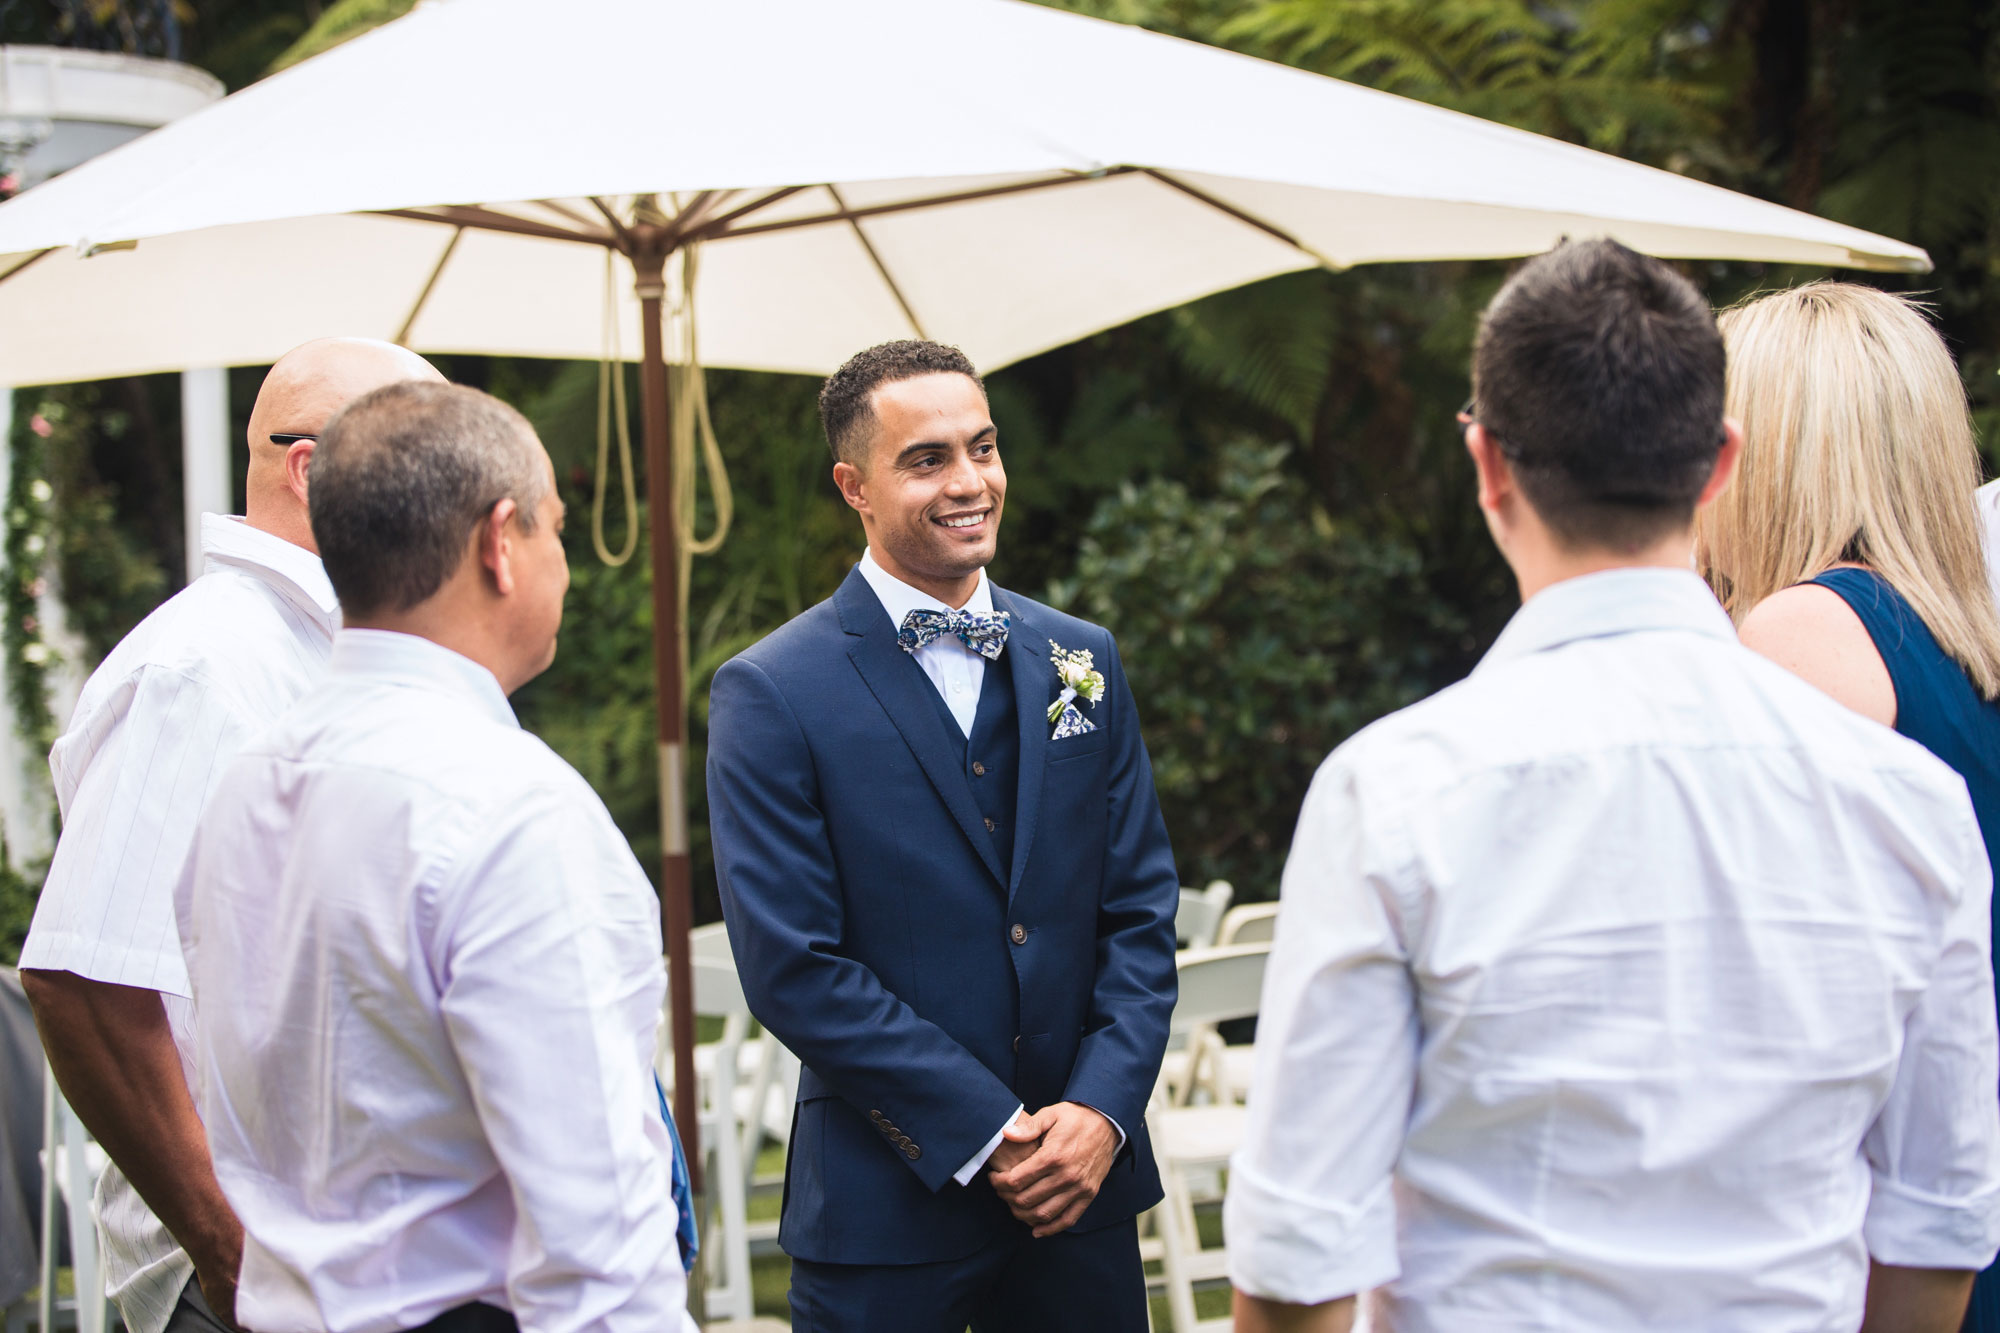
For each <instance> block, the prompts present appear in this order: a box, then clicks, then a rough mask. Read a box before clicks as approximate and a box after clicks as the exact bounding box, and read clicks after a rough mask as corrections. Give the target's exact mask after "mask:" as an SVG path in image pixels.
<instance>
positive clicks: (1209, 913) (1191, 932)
mask: <svg viewBox="0 0 2000 1333" xmlns="http://www.w3.org/2000/svg"><path fill="white" fill-rule="evenodd" d="M1235 896H1236V890H1235V888H1233V887H1232V886H1231V885H1230V883H1229V881H1228V880H1226V879H1212V880H1210V881H1209V882H1208V887H1207V888H1204V889H1182V890H1181V905H1180V907H1179V908H1178V909H1176V910H1175V912H1174V942H1175V943H1176V944H1177V945H1178V946H1179V947H1180V948H1183V949H1205V948H1207V947H1208V946H1209V945H1211V944H1213V943H1215V928H1216V927H1217V926H1218V925H1220V924H1221V922H1222V914H1223V913H1224V912H1227V911H1228V910H1229V900H1230V899H1231V898H1234V897H1235Z"/></svg>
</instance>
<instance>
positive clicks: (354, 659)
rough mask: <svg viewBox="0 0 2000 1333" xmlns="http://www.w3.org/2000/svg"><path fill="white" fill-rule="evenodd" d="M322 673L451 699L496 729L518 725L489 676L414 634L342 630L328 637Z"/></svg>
mask: <svg viewBox="0 0 2000 1333" xmlns="http://www.w3.org/2000/svg"><path fill="white" fill-rule="evenodd" d="M327 670H328V672H329V673H330V674H332V675H335V676H354V677H359V678H362V679H366V680H374V681H381V682H384V683H387V684H392V685H404V686H409V687H412V688H415V689H420V690H436V691H438V692H440V693H444V694H451V695H456V696H458V697H459V698H461V699H464V700H466V701H468V702H470V703H472V704H474V705H476V706H477V707H478V708H479V709H480V710H481V711H483V712H484V713H486V714H487V716H489V717H490V718H492V720H493V721H495V722H497V723H499V724H500V725H502V726H508V727H518V726H520V725H521V723H520V720H519V719H518V718H516V717H515V716H514V708H513V705H511V704H509V703H508V702H507V695H506V692H505V691H503V690H502V689H501V688H500V682H499V681H498V680H496V679H494V676H493V673H492V672H491V671H488V670H487V669H486V668H485V667H483V666H481V665H479V663H477V662H475V661H473V660H472V659H471V658H469V657H466V656H463V655H461V654H459V653H455V652H453V651H452V650H451V649H449V648H447V647H445V646H444V645H443V644H441V643H434V642H432V641H431V640H429V639H426V638H423V637H421V636H419V635H416V634H399V633H396V632H395V631H392V630H381V629H343V630H341V631H340V633H339V634H337V635H335V636H334V640H333V659H332V661H331V662H329V663H328V665H327Z"/></svg>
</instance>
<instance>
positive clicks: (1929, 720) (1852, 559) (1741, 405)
mask: <svg viewBox="0 0 2000 1333" xmlns="http://www.w3.org/2000/svg"><path fill="white" fill-rule="evenodd" d="M1721 326H1722V331H1723V338H1724V341H1725V343H1726V345H1727V347H1728V351H1729V372H1728V387H1727V391H1726V400H1725V411H1726V412H1727V413H1728V415H1729V416H1730V417H1732V418H1734V419H1735V420H1736V421H1738V422H1740V423H1741V424H1742V428H1743V437H1744V443H1743V455H1742V461H1741V463H1740V465H1739V466H1738V469H1737V474H1736V481H1735V483H1734V484H1733V485H1732V486H1731V488H1730V490H1729V491H1728V492H1727V493H1726V494H1725V495H1723V496H1722V498H1721V499H1720V500H1719V501H1718V502H1717V503H1716V504H1714V505H1713V506H1711V507H1710V508H1709V509H1708V510H1707V511H1706V512H1705V515H1704V517H1703V521H1702V523H1701V528H1700V545H1699V551H1700V556H1699V558H1700V559H1701V561H1702V563H1703V564H1704V566H1705V569H1704V572H1705V573H1706V575H1707V577H1708V580H1709V582H1710V583H1711V584H1712V585H1713V586H1714V588H1715V590H1716V594H1717V595H1718V596H1719V597H1721V599H1722V604H1723V605H1724V606H1725V607H1726V608H1728V610H1729V613H1730V615H1731V616H1732V617H1734V618H1735V620H1736V622H1737V625H1738V628H1739V632H1740V634H1741V636H1742V639H1743V642H1744V643H1745V644H1746V645H1747V646H1749V647H1750V648H1753V649H1755V650H1756V651H1757V652H1760V653H1762V654H1764V655H1765V656H1766V657H1769V658H1770V659H1771V660H1772V661H1774V662H1777V663H1778V664H1779V665H1781V666H1784V667H1786V668H1788V669H1789V670H1791V671H1793V672H1795V673H1796V674H1798V675H1800V676H1802V677H1804V678H1805V679H1806V680H1808V681H1810V682H1812V683H1813V684H1815V685H1817V686H1819V687H1820V688H1821V689H1823V690H1825V691H1826V692H1827V693H1828V694H1830V695H1832V696H1833V697H1834V698H1836V699H1838V700H1840V701H1841V702H1842V703H1844V704H1846V705H1848V706H1849V707H1850V708H1853V709H1854V710H1855V711H1857V712H1860V713H1864V714H1866V715H1867V716H1869V717H1872V718H1874V719H1875V720H1876V721H1878V722H1881V723H1882V724H1883V725H1885V726H1890V727H1894V728H1895V729H1896V730H1897V731H1900V732H1902V733H1903V734H1904V735H1905V736H1908V737H1909V738H1910V739H1912V740H1914V741H1916V742H1918V743H1919V744H1921V745H1923V746H1924V747H1925V748H1927V749H1929V750H1930V751H1931V752H1932V753H1933V754H1935V755H1936V756H1937V757H1938V758H1940V759H1942V760H1943V761H1944V762H1945V763H1947V764H1949V765H1950V766H1951V767H1952V768H1954V769H1956V770H1957V771H1958V773H1959V775H1960V776H1961V777H1963V778H1964V779H1965V784H1966V786H1967V788H1968V789H1969V790H1970V791H1971V794H1972V803H1973V808H1974V810H1975V811H1976V812H1977V814H1978V817H1979V823H1980V831H1981V833H1982V835H1983V837H1984V839H1985V842H1986V849H1987V857H1988V859H1989V861H2000V704H1996V703H1995V697H1996V696H1997V695H2000V614H1997V613H1996V611H1995V608H1994V599H1993V594H1992V592H1991V591H1990V589H1989V587H1988V584H1987V576H1986V568H1985V563H1984V560H1983V557H1982V552H1981V543H1980V533H1979V519H1978V516H1977V512H1976V509H1975V505H1974V502H1973V492H1974V491H1975V490H1976V489H1977V488H1978V486H1979V476H1980V470H1979V456H1978V450H1977V448H1976V446H1975V445H1974V443H1973V438H1972V426H1971V422H1970V420H1969V418H1968V416H1967V412H1966V401H1965V390H1964V387H1963V385H1962V384H1961V383H1960V381H1959V377H1958V372H1957V370H1956V368H1955V367H1954V366H1953V364H1952V360H1951V354H1950V353H1949V352H1948V351H1947V350H1946V349H1945V346H1944V342H1943V340H1942V339H1941V338H1939V337H1938V335H1937V332H1936V330H1935V329H1933V328H1932V327H1931V325H1930V323H1929V321H1927V320H1926V319H1925V318H1924V316H1923V314H1922V313H1921V311H1920V310H1919V309H1918V308H1917V307H1916V306H1914V305H1912V304H1911V303H1910V302H1908V301H1906V300H1903V299H1901V298H1899V297H1895V296H1891V295H1889V294H1887V293H1884V292H1880V291H1876V290H1875V289H1873V288H1870V287H1861V286H1856V285H1852V284H1848V283H1834V282H1822V283H1813V284H1811V285H1810V286H1805V287H1799V288H1796V289H1793V290H1790V291H1784V292H1778V293H1776V294H1773V295H1770V296H1765V297H1763V298H1761V299H1759V300H1756V301H1753V302H1751V303H1750V304H1748V305H1745V306H1742V307H1740V308H1739V309H1736V310H1732V311H1730V312H1728V313H1727V314H1725V315H1724V316H1723V317H1722V320H1721ZM1965 1327H1966V1328H1967V1329H1977V1330H1982V1333H1987V1331H1991V1333H2000V1267H1996V1268H1989V1269H1988V1270H1987V1271H1986V1272H1985V1273H1983V1274H1981V1275H1980V1277H1979V1280H1978V1282H1977V1283H1976V1284H1975V1286H1974V1288H1973V1295H1972V1301H1971V1306H1970V1309H1969V1310H1968V1311H1967V1314H1966V1321H1965Z"/></svg>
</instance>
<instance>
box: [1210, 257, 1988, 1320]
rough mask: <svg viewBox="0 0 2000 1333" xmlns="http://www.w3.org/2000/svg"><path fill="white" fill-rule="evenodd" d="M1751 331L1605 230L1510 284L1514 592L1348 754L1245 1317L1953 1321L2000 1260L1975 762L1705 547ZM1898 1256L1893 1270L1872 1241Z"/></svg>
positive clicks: (1296, 891) (1300, 927)
mask: <svg viewBox="0 0 2000 1333" xmlns="http://www.w3.org/2000/svg"><path fill="white" fill-rule="evenodd" d="M1722 376H1723V352H1722V342H1721V339H1720V337H1719V335H1718V334H1717V332H1716V328H1715V322H1714V319H1713V316H1712V315H1711V313H1710V311H1709V309H1708V306H1707V305H1706V303H1704V302H1703V301H1702V299H1701V297H1700V295H1699V294H1698V293H1697V292H1696V291H1695V290H1694V288H1693V287H1692V286H1690V285H1689V284H1688V283H1687V282H1686V281H1684V280H1683V279H1681V278H1680V277H1678V276H1677V275H1675V274H1674V273H1673V272H1672V271H1671V270H1670V269H1668V268H1667V267H1666V266H1665V265H1663V264H1660V263H1659V262H1657V261H1655V260H1651V259H1647V258H1644V257H1642V256H1640V255H1636V254H1634V253H1632V252H1631V251H1629V250H1626V249H1624V248H1622V247H1620V246H1618V245H1615V244H1612V243H1610V242H1592V243H1587V244H1573V245H1567V246H1564V247H1562V248H1560V249H1558V250H1556V251H1554V252H1553V253H1551V254H1549V255H1545V256H1543V257H1542V258H1540V259H1537V260H1534V261H1532V262H1530V263H1529V264H1527V265H1526V266H1524V267H1523V268H1522V269H1521V270H1520V272H1519V273H1517V274H1516V275H1515V276H1514V278H1513V279H1512V280H1511V281H1510V282H1509V283H1508V284H1507V286H1506V287H1504V288H1503V289H1502V290H1501V292H1500V294H1499V295H1498V296H1496V297H1495V298H1494V300H1493V304H1492V305H1491V306H1490V307H1488V309H1487V312H1486V315H1485V318H1484V320H1483V321H1482V324H1481V327H1480V331H1479V337H1478V342H1477V346H1476V350H1475V352H1474V360H1473V390H1474V400H1473V401H1474V407H1473V409H1472V410H1471V411H1470V412H1469V413H1468V414H1467V415H1466V416H1465V418H1464V420H1465V423H1466V424H1465V433H1466V447H1467V448H1468V450H1469V451H1470V452H1471V455H1472V460H1473V463H1474V466H1475V467H1476V468H1477V470H1478V475H1479V505H1480V508H1481V509H1482V510H1483V511H1484V513H1485V516H1486V520H1487V523H1488V526H1489V527H1490V529H1491V531H1492V533H1493V538H1494V540H1495V542H1496V543H1497V544H1498V545H1499V547H1500V550H1501V553H1502V554H1503V555H1504V556H1505V557H1506V559H1507V561H1508V563H1509V564H1510V565H1511V566H1512V567H1513V569H1514V573H1515V576H1516V578H1517V579H1518V581H1519V584H1520V589H1521V596H1522V600H1523V603H1524V604H1523V606H1522V608H1521V610H1520V611H1519V612H1518V613H1517V614H1516V615H1515V617H1514V619H1513V620H1512V621H1511V622H1510V623H1509V624H1508V626H1507V629H1506V631H1505V632H1504V633H1503V634H1502V635H1501V636H1500V639H1499V641H1498V642H1497V643H1496V644H1495V645H1494V646H1493V649H1492V651H1491V652H1489V653H1488V654H1487V656H1486V658H1485V660H1484V661H1482V662H1481V663H1480V665H1479V667H1478V669H1477V670H1476V671H1475V672H1474V673H1473V674H1472V676H1471V677H1470V678H1469V679H1468V680H1466V681H1464V682H1462V683H1460V684H1458V685H1455V686H1453V687H1452V688H1450V689H1448V690H1445V691H1444V692H1442V693H1440V694H1438V695H1437V696H1435V697H1434V698H1431V699H1428V700H1426V701H1425V702H1423V703H1420V704H1417V705H1415V706H1414V707H1411V708H1408V709H1405V710H1404V711H1403V712H1401V713H1398V714H1396V715H1394V716H1392V717H1389V718H1386V719H1384V720H1382V721H1381V722H1378V723H1376V724H1375V725H1374V726H1372V727H1369V728H1368V729H1366V730H1365V731H1363V732H1361V733H1360V734H1359V735H1357V736H1355V737H1354V738H1353V739H1351V740H1350V741H1348V742H1347V743H1346V744H1345V745H1343V746H1341V748H1340V749H1339V750H1337V751H1335V752H1334V754H1333V756H1332V757H1331V758H1330V759H1329V760H1328V761H1327V762H1326V764H1325V765H1324V767H1322V768H1321V770H1320V772H1319V775H1318V777H1317V778H1316V779H1315V781H1314V783H1313V787H1312V790H1311V792H1310V793H1309V794H1308V795H1307V797H1306V802H1305V808H1304V810H1303V812H1302V813H1301V815H1300V819H1299V827H1298V833H1297V837H1296V841H1295V842H1294V844H1293V847H1292V854H1291V859H1290V860H1289V862H1288V863H1287V865H1286V870H1285V882H1284V911H1283V915H1282V917H1281V921H1282V925H1281V926H1280V929H1279V931H1278V941H1277V945H1276V949H1275V952H1274V954H1273V957H1272V960H1271V968H1270V972H1269V974H1268V977H1267V979H1266V985H1265V994H1264V1004H1263V1010H1262V1014H1261V1016H1260V1018H1259V1023H1258V1032H1257V1036H1258V1064H1257V1071H1256V1076H1255V1080H1254V1082H1253V1084H1252V1090H1251V1099H1250V1121H1251V1123H1250V1128H1249V1132H1248V1137H1247V1141H1246V1142H1245V1144H1244V1146H1243V1148H1242V1150H1241V1151H1240V1152H1239V1154H1238V1155H1237V1157H1236V1160H1235V1163H1234V1167H1233V1169H1232V1171H1231V1174H1230V1196H1229V1201H1228V1204H1227V1207H1226V1213H1225V1227H1226V1230H1227V1232H1228V1235H1229V1249H1230V1276H1231V1279H1232V1281H1233V1283H1234V1285H1235V1287H1236V1290H1237V1292H1238V1296H1237V1328H1238V1330H1239V1331H1240V1333H1262V1331H1263V1330H1275V1329H1286V1330H1292V1329H1300V1330H1304V1329H1311V1330H1340V1329H1345V1328H1347V1327H1348V1325H1349V1322H1350V1320H1351V1319H1352V1318H1353V1315H1354V1306H1355V1301H1354V1297H1355V1295H1356V1294H1357V1293H1363V1292H1367V1291H1370V1290H1371V1289H1375V1288H1381V1289H1382V1290H1381V1291H1380V1293H1379V1297H1378V1299H1379V1300H1380V1302H1381V1310H1382V1312H1383V1313H1384V1314H1385V1315H1386V1317H1387V1323H1388V1325H1389V1326H1390V1327H1392V1328H1394V1329H1396V1330H1398V1331H1399V1333H1440V1331H1443V1330H1451V1331H1453V1333H1457V1331H1458V1330H1464V1329H1508V1330H1529V1329H1536V1330H1556V1329H1638V1328H1649V1329H1686V1330H1697V1329H1699V1330H1704V1331H1711V1330H1759V1331H1761V1330H1771V1331H1772V1333H1777V1331H1778V1330H1799V1329H1824V1330H1834V1329H1852V1328H1855V1327H1856V1326H1857V1325H1860V1324H1861V1323H1862V1319H1863V1307H1864V1287H1865V1288H1866V1312H1867V1319H1868V1323H1867V1325H1866V1326H1867V1327H1868V1328H1870V1329H1884V1330H1888V1329H1893V1330H1898V1331H1899V1333H1947V1330H1953V1329H1956V1328H1957V1327H1958V1320H1959V1317H1960V1315H1961V1314H1962V1312H1963V1309H1964V1305H1965V1297H1966V1293H1967V1290H1968V1289H1969V1285H1970V1281H1971V1273H1972V1270H1976V1269H1979V1268H1983V1267H1984V1266H1985V1265H1986V1264H1987V1263H1988V1262H1989V1261H1990V1260H1991V1258H1992V1256H1993V1254H1994V1252H1995V1250H1996V1248H2000V1110H1996V1108H1995V1105H1994V1102H1993V1088H1994V1086H1995V1081H1996V1077H1997V1076H2000V1075H1996V1051H1995V1041H1996V1039H1995V1031H1994V1000H1993V978H1992V968H1991V962H1990V945H1989V941H1988V938H1987V936H1988V926H1987V902H1988V899H1989V896H1990V892H1991V878H1990V874H1989V871H1988V868H1987V864H1986V857H1985V853H1984V850H1983V847H1982V845H1981V842H1980V838H1979V831H1978V825H1977V823H1976V822H1975V820H1974V818H1973V813H1972V806H1971V803H1970V801H1969V799H1968V798H1967V796H1966V793H1965V785H1964V783H1962V782H1961V781H1959V779H1958V778H1957V777H1956V776H1955V775H1954V774H1952V773H1951V772H1950V770H1948V769H1947V768H1945V767H1944V765H1942V764H1941V763H1939V762H1938V761H1937V760H1936V759H1934V758H1932V757H1931V756H1930V755H1929V754H1928V753H1927V752H1925V751H1924V750H1922V749H1921V748H1920V747H1918V746H1916V745H1914V744H1912V743H1911V742H1909V741H1907V740H1905V739H1903V738H1902V737H1899V736H1897V735H1896V734H1895V733H1893V732H1891V731H1889V730H1888V729H1887V728H1884V727H1879V726H1876V725H1874V724H1873V723H1871V722H1868V721H1867V720H1865V719H1863V718H1861V717H1860V716H1859V715H1858V714H1855V713H1852V712H1850V711H1848V710H1847V709H1845V708H1843V707H1841V706H1840V705H1838V704H1836V703H1834V702H1833V701H1832V700H1830V699H1829V698H1827V696H1825V695H1824V694H1822V693H1820V692H1819V691H1818V690H1816V689H1813V688H1812V687H1811V686H1807V685H1804V684H1803V682H1801V681H1799V680H1798V679H1796V678H1795V677H1793V676H1792V675H1790V674H1789V673H1787V672H1785V671H1784V670H1782V669H1779V668H1775V667H1773V666H1772V665H1771V664H1770V663H1768V662H1766V661H1764V660H1763V659H1761V658H1759V657H1757V656H1756V655H1755V654H1753V653H1751V652H1749V651H1747V650H1745V649H1744V648H1742V647H1741V646H1740V645H1739V644H1738V643H1737V642H1736V637H1735V634H1734V631H1733V629H1732V627H1731V625H1730V622H1729V619H1728V617H1727V616H1726V615H1725V614H1724V613H1723V611H1722V609H1721V608H1720V607H1719V606H1718V605H1717V604H1716V601H1715V599H1714V597H1713V596H1712V595H1711V594H1710V593H1709V591H1708V589H1707V587H1706V586H1705V585H1703V584H1702V583H1701V581H1700V580H1699V579H1698V578H1696V576H1695V575H1694V574H1693V573H1692V572H1691V571H1690V552H1691V549H1692V545H1691V543H1692V522H1693V519H1694V514H1695V511H1696V509H1697V508H1698V507H1699V506H1700V505H1702V504H1704V503H1706V502H1707V501H1708V500H1710V499H1712V498H1713V497H1714V496H1715V495H1716V494H1717V493H1718V492H1719V491H1720V490H1721V489H1722V487H1723V486H1724V485H1725V484H1726V483H1727V482H1728V480H1729V475H1730V471H1731V469H1732V467H1733V465H1734V463H1735V459H1736V454H1737V450H1738V448H1739V447H1740V436H1739V434H1738V432H1737V430H1736V428H1735V426H1734V425H1733V424H1732V423H1725V422H1724V420H1723V417H1722ZM1870 1257H1872V1258H1873V1259H1874V1261H1875V1265H1874V1267H1873V1270H1872V1274H1871V1270H1870V1265H1869V1263H1868V1262H1867V1261H1868V1259H1869V1258H1870Z"/></svg>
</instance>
